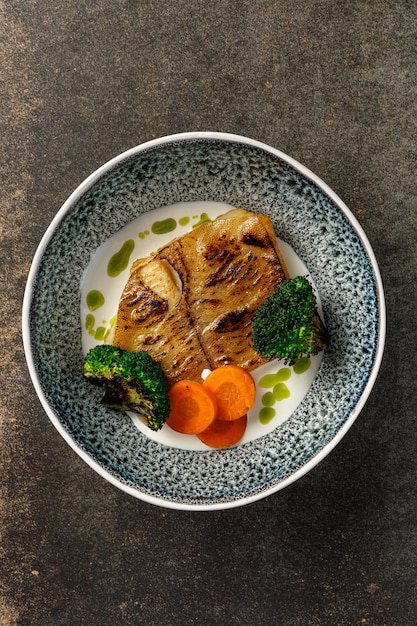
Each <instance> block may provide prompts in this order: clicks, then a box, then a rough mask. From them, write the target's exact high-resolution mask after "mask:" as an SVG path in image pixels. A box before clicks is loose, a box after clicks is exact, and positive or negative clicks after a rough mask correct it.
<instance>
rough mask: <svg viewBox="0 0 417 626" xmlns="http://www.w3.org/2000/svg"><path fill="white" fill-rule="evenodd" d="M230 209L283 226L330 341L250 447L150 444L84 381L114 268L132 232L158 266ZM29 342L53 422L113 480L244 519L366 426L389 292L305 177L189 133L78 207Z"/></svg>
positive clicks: (368, 253) (336, 203)
mask: <svg viewBox="0 0 417 626" xmlns="http://www.w3.org/2000/svg"><path fill="white" fill-rule="evenodd" d="M227 207H241V208H244V209H247V210H249V211H254V212H258V213H263V214H265V215H268V216H269V217H270V218H271V220H272V222H273V225H274V228H275V231H276V234H277V237H278V238H279V241H280V242H282V245H283V246H284V247H285V248H286V250H288V254H289V255H290V256H291V255H293V258H294V268H295V269H294V272H295V271H296V270H298V269H299V267H302V268H305V271H306V272H307V273H308V275H309V277H310V278H311V280H312V282H313V283H314V287H315V289H316V291H317V294H318V298H319V302H320V307H321V312H322V315H323V318H324V321H325V324H326V326H327V329H328V331H329V334H330V338H331V341H330V346H329V348H328V349H327V350H326V351H325V352H324V354H322V355H320V357H318V358H317V360H316V361H315V362H314V366H313V368H312V370H311V372H310V378H306V379H305V381H304V383H303V384H301V380H302V379H301V378H299V379H298V378H297V376H296V374H295V373H294V372H291V374H292V378H291V380H292V381H293V391H292V399H293V403H292V404H291V403H288V404H287V406H286V408H282V410H281V405H280V406H279V407H278V409H277V417H276V419H273V420H270V421H269V422H268V424H267V425H266V424H263V425H262V424H261V423H260V420H259V415H260V412H261V410H262V407H261V404H262V401H261V400H259V402H260V405H259V406H258V407H257V409H256V411H255V413H254V415H253V416H252V417H251V420H250V421H251V423H253V427H252V430H251V431H249V432H250V435H249V436H248V437H247V438H246V439H245V440H242V442H241V443H240V444H239V445H237V446H235V447H232V448H228V449H224V450H213V449H204V447H203V448H201V447H199V446H195V445H194V443H190V444H188V443H187V442H185V443H184V439H182V440H181V441H177V440H176V439H175V438H171V436H170V435H169V434H167V433H166V431H164V433H165V434H164V435H163V436H161V438H159V439H158V436H151V433H149V432H148V433H147V432H146V430H144V429H143V428H140V427H138V424H137V423H136V422H135V420H134V419H131V418H130V417H129V416H128V415H126V414H124V413H117V412H115V411H112V410H110V409H107V408H106V407H104V406H103V405H102V404H101V403H100V390H99V389H97V388H95V387H93V386H92V385H90V384H89V383H87V382H86V381H85V380H84V379H83V374H82V372H83V359H84V354H85V351H86V350H87V349H88V347H89V345H91V342H93V344H94V343H95V342H100V341H101V340H102V337H103V332H104V331H105V330H106V324H107V325H108V324H109V317H110V315H111V310H112V307H113V309H114V306H115V305H117V297H118V294H120V289H121V288H122V286H123V281H124V280H125V276H126V275H125V274H121V275H120V276H119V278H118V281H119V282H118V283H117V284H116V283H111V285H110V286H109V284H107V283H106V282H105V280H104V278H103V281H104V282H103V283H100V268H101V267H102V264H101V259H102V258H104V257H103V255H104V256H105V255H106V254H107V255H109V254H113V253H114V250H117V249H118V246H119V247H120V245H121V243H122V241H123V239H124V238H126V229H130V230H129V233H130V234H129V239H131V238H132V237H133V240H134V251H133V253H132V260H133V258H134V257H139V256H145V255H146V254H147V253H148V252H149V250H151V249H152V247H153V248H155V246H156V245H157V244H159V243H162V242H164V241H165V240H166V238H169V237H171V238H173V237H175V236H177V235H180V234H181V233H182V232H185V230H186V229H187V228H191V227H192V226H193V225H195V221H196V220H198V219H200V217H201V215H200V213H201V212H202V209H204V208H207V211H208V213H209V214H210V215H209V217H213V216H215V215H216V214H218V213H219V212H222V210H223V208H227ZM204 212H205V211H204ZM168 218H169V219H171V220H172V221H171V222H170V223H171V224H172V225H173V227H172V229H171V230H172V232H169V233H167V232H164V233H157V234H155V233H154V232H153V230H155V229H152V225H153V224H155V223H156V222H158V223H161V222H163V221H164V220H165V219H168ZM193 220H194V223H193ZM174 223H175V226H174ZM132 225H133V226H132ZM132 229H133V230H132ZM166 230H167V229H165V231H166ZM168 230H169V229H168ZM160 235H163V237H165V239H163V238H162V239H160V238H159V236H160ZM113 246H114V248H113ZM103 262H104V261H103ZM297 264H301V265H297ZM126 271H127V272H128V268H127V270H126ZM103 276H104V272H103ZM89 280H90V281H91V280H92V281H93V282H92V283H91V284H99V285H100V290H101V289H103V290H104V291H105V290H106V289H108V293H107V292H106V294H105V298H104V300H105V301H106V302H107V303H110V304H109V306H110V308H109V310H107V311H106V310H105V307H104V308H103V309H102V310H99V311H96V310H94V313H93V314H92V311H91V310H90V311H88V310H87V308H88V307H87V308H86V297H85V292H86V290H87V291H88V289H91V286H89V282H88V281H89ZM94 281H96V283H94ZM103 306H104V305H103ZM89 315H90V317H88V316H89ZM100 329H101V330H100ZM103 329H104V330H103ZM23 340H24V348H25V353H26V358H27V363H28V367H29V370H30V374H31V377H32V380H33V384H34V386H35V389H36V392H37V394H38V396H39V398H40V401H41V403H42V405H43V407H44V409H45V412H46V413H47V415H48V416H49V418H50V420H51V421H52V423H53V424H54V425H55V427H56V428H57V430H58V432H59V433H60V434H61V435H62V436H63V437H64V439H65V440H66V441H67V442H68V444H69V445H70V446H71V447H72V448H73V449H74V450H75V451H76V453H77V454H78V455H79V456H80V457H81V458H82V459H84V460H85V461H86V462H87V463H88V464H89V465H90V466H91V467H92V468H93V469H94V470H96V471H97V472H98V473H99V474H100V475H101V476H103V477H104V478H105V479H107V480H108V481H110V482H111V483H113V484H114V485H117V486H118V487H119V488H120V489H122V490H124V491H125V492H127V493H129V494H131V495H133V496H135V497H137V498H140V499H142V500H144V501H146V502H149V503H153V504H157V505H161V506H165V507H170V508H177V509H204V510H211V509H220V508H228V507H235V506H239V505H242V504H247V503H250V502H253V501H255V500H257V499H259V498H262V497H265V496H268V495H270V494H272V493H274V492H277V491H279V490H280V489H282V488H283V487H285V486H287V485H289V484H290V483H292V482H293V481H295V480H296V479H298V478H300V477H301V476H303V475H304V474H305V473H306V472H308V471H309V470H310V469H311V468H313V467H314V466H315V465H316V464H317V463H318V462H319V461H320V460H321V459H323V458H324V457H325V456H326V455H327V454H328V453H329V452H330V451H331V450H332V449H333V448H334V447H335V446H336V444H337V443H338V442H339V441H340V440H341V438H342V437H343V436H344V435H345V433H346V432H347V430H348V429H349V428H350V426H351V425H352V423H353V422H354V420H355V419H356V418H357V416H358V414H359V413H360V411H361V409H362V407H363V406H364V404H365V402H366V400H367V398H368V396H369V394H370V392H371V389H372V387H373V385H374V382H375V379H376V376H377V373H378V369H379V366H380V363H381V359H382V354H383V348H384V340H385V305H384V296H383V287H382V282H381V278H380V274H379V270H378V266H377V262H376V259H375V256H374V253H373V251H372V249H371V246H370V244H369V241H368V239H367V237H366V235H365V233H364V232H363V230H362V228H361V226H360V225H359V223H358V221H357V220H356V218H355V217H354V216H353V214H352V213H351V212H350V210H349V209H348V208H347V207H346V206H345V204H344V203H343V202H342V201H341V200H340V198H338V196H337V195H336V194H335V193H334V192H333V191H332V190H331V189H330V188H329V187H328V186H327V185H326V184H325V183H324V182H322V181H321V180H320V179H319V178H318V177H317V176H316V175H314V174H313V173H312V172H310V171H309V170H308V169H307V168H306V167H304V166H303V165H301V164H299V163H298V162H296V161H295V160H294V159H292V158H290V157H288V156H286V155H285V154H283V153H282V152H280V151H279V150H276V149H274V148H272V147H269V146H267V145H265V144H263V143H260V142H258V141H255V140H252V139H248V138H245V137H241V136H236V135H230V134H225V133H210V132H208V133H205V132H192V133H183V134H178V135H171V136H168V137H163V138H160V139H156V140H153V141H149V142H147V143H145V144H142V145H140V146H138V147H135V148H133V149H131V150H128V151H127V152H125V153H123V154H121V155H119V156H117V157H116V158H114V159H112V160H111V161H109V162H108V163H106V164H105V165H103V166H102V167H100V168H99V169H98V170H97V171H96V172H94V173H93V174H92V175H91V176H89V177H88V178H87V179H86V180H85V181H84V182H83V183H82V184H81V185H80V186H79V187H78V188H77V189H76V190H75V191H74V193H73V194H72V195H71V196H70V197H69V198H68V200H67V201H66V202H65V203H64V205H63V206H62V208H61V209H60V211H59V212H58V213H57V215H56V217H55V219H54V220H53V222H52V223H51V225H50V227H49V228H48V230H47V232H46V233H45V235H44V237H43V239H42V241H41V243H40V245H39V248H38V250H37V252H36V255H35V257H34V259H33V263H32V266H31V270H30V274H29V277H28V281H27V287H26V292H25V298H24V304H23ZM274 367H276V368H280V364H277V363H275V364H274ZM303 385H304V386H303ZM261 397H262V395H260V398H261ZM284 404H285V403H283V404H282V407H283V406H284ZM164 428H165V427H164ZM148 430H149V429H148ZM162 430H164V429H162ZM185 437H186V436H185Z"/></svg>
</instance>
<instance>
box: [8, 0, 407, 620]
mask: <svg viewBox="0 0 417 626" xmlns="http://www.w3.org/2000/svg"><path fill="white" fill-rule="evenodd" d="M0 29H1V32H2V53H1V59H2V61H1V65H2V83H1V93H0V97H1V102H0V105H1V108H0V110H1V116H0V123H1V132H0V136H1V139H2V144H1V166H0V167H1V177H2V184H1V200H0V202H1V213H0V236H1V247H0V265H1V267H0V280H1V288H2V297H1V299H0V313H1V322H2V333H1V336H0V347H1V362H2V367H1V374H0V377H1V384H0V394H1V395H0V411H1V412H0V418H1V421H0V423H1V438H0V445H1V457H0V464H1V467H0V471H1V477H2V478H1V529H2V543H1V564H2V566H1V582H2V589H1V602H0V611H1V613H0V624H1V625H2V626H3V625H7V626H8V625H12V624H18V625H29V624H30V625H32V624H36V625H42V626H65V625H67V624H70V625H72V624H77V625H78V624H85V625H88V626H96V625H97V626H104V625H108V624H112V625H116V624H121V625H125V624H158V625H159V624H161V625H165V624H181V625H182V624H190V625H206V624H207V625H209V624H222V625H223V624H230V625H232V624H236V625H239V626H240V625H242V624H245V625H246V624H247V625H251V626H252V625H253V626H264V625H265V624H283V625H285V626H291V625H301V626H309V625H319V624H320V625H321V624H324V625H327V624H329V625H332V626H333V625H336V624H341V625H355V624H367V625H373V626H382V625H389V626H392V625H401V626H404V625H405V626H407V625H412V624H415V622H416V615H417V602H416V598H417V589H416V579H417V576H416V575H417V572H416V566H417V557H416V554H417V525H416V517H417V504H416V502H417V498H416V495H417V489H416V469H417V463H416V453H417V450H416V441H417V435H416V405H417V384H416V375H415V351H416V333H415V311H414V309H415V305H416V297H415V294H414V288H415V284H416V280H417V252H416V241H417V218H416V215H417V213H416V210H417V206H416V197H417V189H416V176H415V169H416V150H415V146H416V143H415V140H416V119H417V111H416V99H417V93H416V92H417V89H416V86H417V82H416V73H415V67H416V60H417V54H416V35H417V32H416V31H417V5H416V4H415V3H413V2H411V1H409V0H399V1H397V2H394V1H387V0H375V1H374V2H344V1H342V0H339V1H336V0H335V1H333V2H330V1H326V0H313V1H311V2H301V1H300V0H294V2H292V3H287V2H272V1H267V0H258V1H256V2H255V1H249V0H248V1H244V0H241V1H237V0H234V1H233V0H226V1H224V2H220V1H219V2H210V1H207V0H206V1H204V2H203V1H199V0H198V1H196V0H193V1H191V2H189V1H185V0H178V1H177V2H172V3H169V2H168V3H167V2H166V1H165V0H154V1H153V2H147V1H139V0H138V1H134V0H112V1H111V2H110V1H109V0H100V1H97V0H74V1H72V2H68V1H67V0H65V2H64V1H63V0H56V1H55V2H51V1H48V0H43V1H40V0H14V1H13V2H6V1H5V0H3V1H1V2H0ZM186 130H221V131H227V132H234V133H238V134H243V135H247V136H249V137H252V138H254V139H258V140H261V141H265V142H266V143H268V144H270V145H273V146H275V147H276V148H279V149H280V150H282V151H284V152H286V153H288V154H290V155H291V156H293V157H294V158H296V159H298V160H299V161H301V162H302V163H304V164H305V165H306V166H307V167H309V168H310V169H311V170H313V171H314V172H315V173H316V174H318V175H319V176H320V177H321V178H322V179H323V180H325V181H326V182H327V183H328V184H329V185H330V186H331V187H332V188H333V189H334V190H335V191H336V192H337V193H338V194H339V195H340V196H341V197H342V199H343V200H344V201H345V202H346V203H347V205H348V206H349V207H350V208H351V210H352V211H353V212H354V213H355V215H356V216H357V217H358V219H359V221H360V223H361V224H362V226H363V227H364V229H365V231H366V233H367V235H368V237H369V239H370V241H371V244H372V245H373V247H374V250H375V253H376V255H377V258H378V261H379V264H380V268H381V273H382V277H383V280H384V283H385V289H386V300H387V309H388V337H387V343H386V351H385V357H384V361H383V364H382V367H381V371H380V375H379V377H378V380H377V383H376V385H375V388H374V391H373V393H372V394H371V397H370V398H369V400H368V402H367V404H366V406H365V408H364V410H363V411H362V413H361V415H360V416H359V418H358V419H357V421H356V422H355V424H354V426H353V427H352V429H351V430H350V431H349V432H348V434H347V435H346V437H345V438H344V439H343V441H342V442H341V443H340V444H339V445H338V446H337V448H336V449H335V450H334V451H333V452H332V453H331V454H330V455H329V456H328V457H327V458H326V459H325V460H324V461H322V462H321V464H320V465H319V466H318V467H316V468H315V469H314V470H313V471H312V472H310V473H309V474H308V475H307V476H305V477H304V478H302V479H301V480H299V481H298V482H296V483H295V484H294V485H292V486H290V487H288V488H287V489H285V490H284V491H282V492H280V493H277V494H276V495H274V496H271V497H269V498H267V499H264V500H261V501H259V502H257V503H254V504H251V505H248V506H245V507H242V508H239V509H231V510H227V511H218V512H185V511H182V512H178V511H171V510H166V509H163V508H159V507H153V506H151V505H148V504H146V503H143V502H141V501H137V500H135V499H134V498H132V497H129V496H127V495H125V494H124V493H122V492H121V491H119V490H117V489H116V488H115V487H113V486H111V485H109V484H107V483H106V482H105V481H104V480H103V479H101V478H100V477H99V476H98V475H96V474H95V472H93V471H92V470H91V469H89V468H88V467H87V465H85V464H84V463H83V462H82V461H81V460H80V459H79V457H78V456H77V455H76V454H75V453H74V452H73V451H72V450H71V449H70V448H69V447H68V446H67V444H66V443H65V442H64V441H63V440H62V439H61V437H60V436H59V434H58V433H57V432H56V430H55V429H54V427H53V426H52V425H51V423H50V422H49V420H48V418H47V417H46V415H45V413H44V411H43V410H42V408H41V405H40V403H39V401H38V399H37V396H36V394H35V391H34V389H33V387H32V384H31V382H30V378H29V374H28V372H27V368H26V364H25V360H24V355H23V351H22V345H21V330H20V323H21V304H22V297H23V292H24V287H25V281H26V276H27V273H28V270H29V267H30V263H31V260H32V257H33V254H34V253H35V250H36V248H37V246H38V243H39V241H40V239H41V237H42V235H43V233H44V231H45V230H46V228H47V226H48V225H49V223H50V221H51V220H52V218H53V217H54V215H55V214H56V212H57V211H58V209H59V208H60V206H61V204H62V203H63V202H64V200H65V199H66V198H67V197H68V195H69V194H70V193H71V192H72V191H73V189H74V188H75V187H76V186H77V185H78V184H79V183H80V182H81V181H82V180H83V179H84V178H85V177H86V176H87V175H88V174H90V173H91V172H92V171H93V170H94V169H96V168H97V167H98V166H99V165H101V164H102V163H104V162H106V161H107V160H108V159H110V158H111V157H113V156H115V155H116V154H118V153H119V152H122V151H124V150H126V149H128V148H130V147H132V146H134V145H136V144H139V143H142V142H143V141H146V140H148V139H151V138H154V137H158V136H161V135H166V134H170V133H174V132H179V131H186Z"/></svg>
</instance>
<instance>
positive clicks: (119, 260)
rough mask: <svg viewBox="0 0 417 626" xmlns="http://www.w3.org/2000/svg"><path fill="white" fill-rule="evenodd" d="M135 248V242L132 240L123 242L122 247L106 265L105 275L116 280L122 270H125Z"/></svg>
mask: <svg viewBox="0 0 417 626" xmlns="http://www.w3.org/2000/svg"><path fill="white" fill-rule="evenodd" d="M134 247H135V242H134V241H133V239H128V240H127V241H125V242H124V244H123V245H122V247H121V248H120V250H119V251H118V252H116V253H115V254H113V256H112V257H111V259H110V261H109V263H108V265H107V274H108V275H109V276H110V277H111V278H116V276H118V275H119V274H120V273H121V272H123V270H125V269H126V268H127V266H128V264H129V259H130V255H131V254H132V252H133V250H134Z"/></svg>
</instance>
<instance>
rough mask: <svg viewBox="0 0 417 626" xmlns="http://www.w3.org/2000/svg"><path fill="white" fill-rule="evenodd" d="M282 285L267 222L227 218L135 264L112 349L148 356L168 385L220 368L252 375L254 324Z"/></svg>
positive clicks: (236, 214)
mask: <svg viewBox="0 0 417 626" xmlns="http://www.w3.org/2000/svg"><path fill="white" fill-rule="evenodd" d="M287 277H288V272H287V270H286V267H285V263H284V260H283V259H282V256H281V253H280V251H279V248H278V244H277V241H276V236H275V233H274V231H273V228H272V224H271V221H270V220H269V218H267V217H265V216H260V215H256V214H254V213H249V212H247V211H244V210H243V209H235V210H232V211H229V212H228V213H226V214H225V215H222V216H220V217H218V218H217V219H216V220H214V221H213V222H206V223H205V224H202V225H201V226H199V227H198V228H196V229H194V230H193V231H191V232H190V233H187V234H186V235H184V236H183V237H180V238H178V239H175V240H173V241H172V242H171V243H169V244H168V245H167V246H164V247H163V248H161V249H159V250H158V251H157V252H156V253H154V254H152V255H151V256H150V257H148V258H146V259H139V260H137V261H135V262H134V264H133V265H132V268H131V272H130V276H129V279H128V281H127V283H126V286H125V288H124V290H123V293H122V296H121V299H120V302H119V308H118V312H117V318H116V324H115V330H114V336H113V344H114V345H117V346H119V347H121V348H123V349H125V350H131V351H139V350H146V351H147V352H148V353H149V354H150V355H151V356H152V357H153V358H154V359H156V360H157V361H158V362H159V363H160V364H161V366H162V368H163V370H164V372H165V374H166V377H167V379H168V382H169V383H174V382H175V381H177V380H180V379H184V378H188V379H191V380H198V381H201V372H202V370H203V369H205V368H210V369H212V368H214V367H218V366H219V365H225V364H235V365H240V366H241V367H244V368H246V369H248V370H251V369H253V368H255V367H258V366H259V365H261V364H263V363H265V360H264V359H263V358H262V357H261V356H260V355H258V354H257V353H256V352H255V350H254V349H253V348H252V347H251V320H252V317H253V315H254V313H255V311H256V309H257V308H258V307H259V306H260V304H262V302H264V300H265V299H266V298H267V297H268V295H269V294H270V293H271V292H272V291H273V290H274V289H275V287H276V286H277V285H278V284H279V283H281V282H282V281H283V280H285V278H287Z"/></svg>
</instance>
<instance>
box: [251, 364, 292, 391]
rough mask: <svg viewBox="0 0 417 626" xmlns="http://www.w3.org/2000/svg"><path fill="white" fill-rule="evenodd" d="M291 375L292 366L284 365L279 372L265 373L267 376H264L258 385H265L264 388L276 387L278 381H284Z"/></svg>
mask: <svg viewBox="0 0 417 626" xmlns="http://www.w3.org/2000/svg"><path fill="white" fill-rule="evenodd" d="M290 376H291V370H290V368H289V367H282V368H281V369H279V370H278V372H276V374H265V376H262V378H261V379H260V380H259V383H258V385H259V386H260V387H263V388H264V389H270V388H271V387H274V386H275V385H277V384H278V383H282V382H284V381H285V380H288V379H289V378H290Z"/></svg>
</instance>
